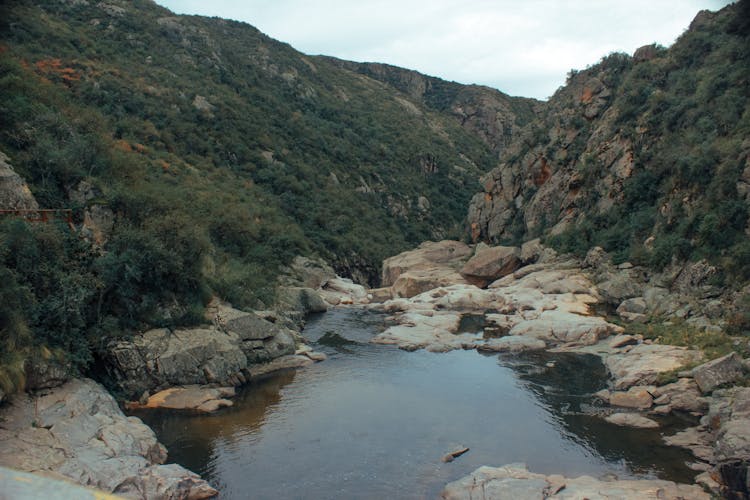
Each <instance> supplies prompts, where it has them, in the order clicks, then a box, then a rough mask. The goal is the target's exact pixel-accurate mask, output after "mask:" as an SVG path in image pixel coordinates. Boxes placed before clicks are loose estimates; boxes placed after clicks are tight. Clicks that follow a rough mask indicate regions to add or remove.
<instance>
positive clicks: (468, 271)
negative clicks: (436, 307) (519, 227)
mask: <svg viewBox="0 0 750 500" xmlns="http://www.w3.org/2000/svg"><path fill="white" fill-rule="evenodd" d="M520 255H521V251H520V249H518V248H516V247H503V246H497V247H484V248H482V249H477V252H476V253H475V254H474V256H473V257H471V258H470V259H469V260H468V261H467V262H466V264H464V266H463V267H462V268H461V271H460V274H461V276H463V277H464V278H466V280H467V281H469V283H472V284H474V285H476V286H478V287H480V288H484V287H486V286H487V285H489V284H490V283H492V282H493V281H495V280H497V279H499V278H502V277H503V276H506V275H508V274H510V273H512V272H513V271H515V270H516V269H518V268H519V267H520V266H521V259H520V258H519V257H520Z"/></svg>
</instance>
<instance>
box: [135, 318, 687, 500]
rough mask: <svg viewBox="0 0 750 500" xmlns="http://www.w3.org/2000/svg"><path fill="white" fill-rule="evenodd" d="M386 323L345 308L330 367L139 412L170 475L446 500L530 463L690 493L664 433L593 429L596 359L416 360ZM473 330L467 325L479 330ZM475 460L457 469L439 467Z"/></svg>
mask: <svg viewBox="0 0 750 500" xmlns="http://www.w3.org/2000/svg"><path fill="white" fill-rule="evenodd" d="M383 322H384V317H383V316H381V315H379V314H375V313H372V312H367V311H363V310H358V309H337V310H333V311H329V312H328V313H326V314H323V315H320V316H317V317H314V318H311V319H310V320H309V321H308V324H307V327H306V328H305V330H304V332H303V334H304V335H305V337H306V338H307V339H308V340H309V341H310V342H311V343H312V344H313V347H314V348H315V349H316V350H319V351H323V352H325V353H327V354H328V356H329V359H328V360H326V361H324V362H322V363H317V364H315V365H312V366H310V367H309V368H305V369H302V370H299V371H296V372H294V371H288V372H283V373H278V374H275V375H271V376H269V377H268V378H265V379H263V380H260V381H257V382H255V383H252V384H249V385H247V386H246V387H244V388H243V389H242V390H241V391H240V392H239V394H238V397H237V398H236V399H235V406H234V407H232V408H228V409H225V410H222V411H220V412H218V413H216V414H214V415H209V416H198V415H186V414H176V413H169V412H161V411H157V412H139V413H136V415H138V416H139V417H141V418H143V420H144V421H145V422H146V423H147V424H149V425H150V426H151V427H152V428H153V429H154V431H155V432H156V434H157V436H158V437H159V440H160V441H161V442H162V443H164V444H165V445H166V446H167V448H168V449H169V453H170V457H169V461H170V462H177V463H179V464H181V465H184V466H186V467H188V468H189V469H191V470H194V471H196V472H198V473H199V474H201V475H202V476H203V477H205V478H206V479H208V480H209V481H210V482H211V483H212V484H213V485H214V486H215V487H217V488H219V489H220V490H221V493H222V495H221V497H222V498H224V499H244V498H258V499H279V498H310V499H330V498H340V499H352V498H373V499H375V498H388V497H390V498H435V497H437V496H438V495H439V492H440V490H441V489H442V487H443V486H444V485H445V484H446V483H447V482H450V481H453V480H455V479H458V478H459V477H462V476H464V475H466V474H468V473H469V472H471V471H473V470H474V469H476V468H477V467H479V466H481V465H492V466H499V465H504V464H508V463H513V462H525V463H526V464H528V466H529V469H530V470H532V471H534V472H540V473H546V474H551V473H559V474H564V475H567V476H577V475H581V474H588V475H592V476H596V477H601V476H607V475H609V476H611V475H616V476H618V477H621V478H624V477H660V478H664V479H671V480H676V481H683V482H691V481H692V477H693V475H694V473H691V471H690V470H689V469H688V468H687V467H686V466H685V463H686V462H687V461H689V460H690V456H689V454H688V453H687V452H685V451H683V450H680V449H678V448H671V447H667V446H664V445H663V444H662V442H661V438H660V434H661V433H667V434H668V433H672V432H674V431H675V430H676V429H677V428H678V427H679V426H680V425H684V422H679V421H675V420H671V421H662V422H663V423H664V427H662V428H661V429H657V430H634V429H626V428H622V427H617V426H614V425H611V424H608V423H606V422H604V421H603V420H602V419H601V418H599V417H597V416H595V413H596V412H597V411H598V409H597V408H596V407H593V406H591V397H590V394H591V393H593V392H595V391H597V390H599V389H601V388H603V387H604V385H605V380H606V372H605V369H604V367H603V365H602V363H601V362H600V360H599V358H597V357H595V356H578V355H570V354H568V355H552V354H548V353H538V354H534V355H524V356H520V357H519V356H507V355H501V356H498V355H484V354H480V353H477V352H476V351H453V352H449V353H439V354H436V353H429V352H424V351H417V352H405V351H401V350H399V349H396V348H392V347H389V346H379V345H373V344H369V343H368V341H369V339H370V338H371V337H372V336H373V335H374V334H375V333H377V332H378V331H380V330H382V328H383ZM469 323H470V322H469ZM460 446H467V447H469V448H470V451H469V452H468V453H466V454H465V455H463V456H461V457H459V458H457V459H456V460H455V461H453V462H451V463H443V462H442V461H441V457H442V456H443V455H444V454H446V453H448V452H449V451H452V450H454V449H455V448H457V447H460Z"/></svg>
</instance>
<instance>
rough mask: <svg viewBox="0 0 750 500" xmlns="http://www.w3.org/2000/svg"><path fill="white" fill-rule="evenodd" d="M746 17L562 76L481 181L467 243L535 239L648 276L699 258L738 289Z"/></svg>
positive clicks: (747, 119) (742, 253) (719, 21)
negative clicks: (644, 268) (648, 271)
mask: <svg viewBox="0 0 750 500" xmlns="http://www.w3.org/2000/svg"><path fill="white" fill-rule="evenodd" d="M749 6H750V2H747V1H744V2H741V3H738V4H734V5H730V6H728V7H726V8H724V9H722V10H721V11H719V12H717V13H711V12H708V11H703V12H701V13H699V14H698V16H697V17H696V18H695V20H694V21H693V22H692V24H691V26H690V28H689V29H688V30H687V31H686V32H685V33H684V34H683V35H682V36H681V37H680V38H679V39H678V40H677V42H676V43H675V44H674V45H673V46H672V47H670V48H669V49H665V48H662V47H657V46H647V47H643V48H641V49H639V50H638V51H636V53H635V54H634V57H629V56H627V55H625V54H611V55H609V56H608V57H605V58H604V59H602V61H601V62H599V63H598V64H596V65H594V66H592V67H590V68H587V69H585V70H583V71H579V72H575V71H573V72H571V74H570V75H569V78H568V82H567V84H566V85H565V86H564V87H563V88H561V89H560V90H558V91H557V92H556V93H555V95H554V96H553V97H552V98H551V99H550V100H549V102H548V103H546V105H545V107H544V110H543V112H542V113H541V115H540V118H539V119H537V120H535V121H533V122H532V123H531V124H529V125H528V126H527V127H526V128H525V130H524V131H523V133H522V134H519V135H518V136H517V137H516V140H514V143H513V145H512V146H511V147H510V148H508V150H506V156H505V161H504V162H503V163H502V164H501V165H500V166H499V167H498V168H496V169H495V170H493V171H492V172H491V173H490V174H488V175H487V176H485V178H484V179H483V184H484V192H482V193H479V194H477V195H475V197H474V198H473V200H472V203H471V208H470V211H469V223H470V224H471V231H472V233H473V236H474V238H475V239H485V240H490V241H495V242H500V241H517V240H520V239H526V238H531V237H535V236H539V235H546V236H548V238H547V240H548V241H549V242H551V243H553V244H555V245H556V246H557V247H558V248H561V249H562V250H565V251H574V252H578V253H585V252H586V251H587V250H588V249H589V248H591V247H593V246H596V245H600V246H602V247H604V248H605V249H606V250H608V251H610V252H613V254H614V257H615V259H616V260H617V261H619V262H622V261H624V260H631V261H634V262H636V263H640V264H646V265H650V266H652V267H654V268H658V269H660V268H662V267H664V266H666V265H667V264H669V263H670V262H672V259H677V260H678V261H679V260H686V259H697V258H707V259H709V260H710V261H711V262H712V263H714V264H717V265H719V266H720V267H721V269H722V270H723V271H724V277H725V279H726V281H727V283H730V282H736V283H741V282H743V281H747V280H750V237H749V235H750V226H749V225H748V222H749V218H748V208H749V207H750V198H749V196H750V160H749V159H748V156H749V155H750V139H749V138H750V107H749V106H748V96H750V80H749V77H750V40H749V38H748V36H749V35H750V33H748V32H749V31H750V29H749V25H748V22H749V21H748V20H750V7H749Z"/></svg>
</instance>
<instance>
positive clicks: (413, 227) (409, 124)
mask: <svg viewBox="0 0 750 500" xmlns="http://www.w3.org/2000/svg"><path fill="white" fill-rule="evenodd" d="M0 34H1V35H0V36H1V38H0V94H2V96H3V99H2V100H0V151H2V152H3V153H4V154H5V155H7V156H8V157H9V162H8V164H9V165H12V169H13V170H15V172H16V173H17V174H19V175H20V177H21V178H22V179H23V180H25V181H26V182H27V183H28V189H29V190H30V193H31V194H32V195H33V199H32V202H33V203H37V204H38V206H39V207H40V208H43V209H70V210H72V217H73V223H74V224H75V226H76V228H77V232H76V233H72V232H71V231H70V230H69V228H68V227H67V225H66V224H64V223H63V224H27V223H23V222H22V221H19V220H17V219H14V218H12V217H11V218H8V217H5V218H4V219H3V220H0V240H1V241H2V242H3V245H2V252H1V253H0V262H1V263H2V266H0V272H1V273H2V276H3V283H2V289H0V295H2V297H4V298H6V299H7V301H6V304H7V305H8V307H7V309H5V310H4V311H3V330H4V331H5V332H6V335H5V336H4V340H3V342H4V348H3V354H2V355H3V356H4V357H5V358H7V359H5V360H0V364H2V363H6V364H8V363H10V364H12V363H16V364H17V363H18V360H19V359H23V358H24V356H26V354H24V353H27V347H28V346H31V345H37V346H48V347H50V348H52V349H53V351H55V352H61V353H68V354H70V353H73V358H74V359H75V360H76V361H77V362H78V363H79V364H80V365H82V366H85V365H86V364H87V363H88V362H89V360H90V349H91V347H92V346H97V345H101V344H103V343H105V342H106V340H107V339H108V338H110V337H112V336H118V335H122V334H125V333H127V332H129V331H132V330H133V329H139V328H143V327H145V326H147V325H179V324H191V323H195V322H196V321H200V320H201V318H202V310H203V307H204V304H205V303H206V301H207V300H208V299H209V298H210V297H211V296H212V295H218V296H219V297H221V298H222V299H224V300H228V301H230V302H231V303H233V304H234V305H236V306H237V307H253V308H263V307H268V306H270V305H271V304H273V302H274V300H275V297H274V293H275V291H274V289H275V280H276V277H277V275H278V272H279V269H281V268H282V267H283V266H284V265H286V264H287V263H289V262H290V260H291V259H292V258H293V257H294V256H296V255H311V256H312V255H317V256H320V257H322V258H324V259H326V260H327V261H329V262H331V263H332V264H333V265H334V267H335V268H336V270H337V271H338V272H339V273H340V274H342V275H345V276H351V277H353V278H354V279H355V280H357V281H360V282H363V283H367V282H369V283H370V284H376V282H377V280H378V277H379V268H380V262H381V261H382V260H383V259H384V258H385V257H387V256H389V255H392V254H394V253H397V252H398V251H401V250H403V249H405V248H408V247H412V246H414V245H416V244H418V243H420V242H421V241H423V240H426V239H432V238H443V237H450V236H454V237H456V236H458V235H459V234H460V232H461V228H462V221H463V219H464V217H465V210H466V208H465V207H466V205H467V203H468V201H469V199H470V197H471V195H472V193H473V192H475V191H476V190H477V189H478V188H479V185H478V184H477V179H478V178H479V176H480V175H481V174H482V173H484V172H487V171H489V170H490V169H491V168H492V167H494V166H495V164H496V160H497V157H498V155H500V154H501V153H502V151H503V148H504V146H505V144H507V142H508V140H509V138H510V137H511V136H512V134H513V133H515V131H516V130H518V129H520V127H521V126H522V125H524V124H525V123H526V122H527V121H528V120H529V119H530V117H531V116H532V114H533V110H532V108H533V105H534V102H535V101H533V100H529V99H516V98H510V97H507V96H505V95H504V94H501V93H500V92H498V91H494V90H491V89H481V90H480V91H477V90H476V89H472V88H465V87H463V86H461V85H458V84H453V83H448V82H442V81H440V80H438V79H434V78H430V79H429V81H430V85H431V86H432V87H441V86H442V87H444V88H446V89H450V96H451V97H450V99H451V103H453V102H454V101H455V102H459V101H460V103H461V106H464V107H467V106H474V107H481V103H482V102H484V100H487V99H490V100H494V101H497V102H500V103H502V105H501V106H496V107H494V108H492V109H490V110H487V111H483V113H484V114H483V115H482V116H483V118H482V119H483V120H484V122H483V123H486V124H489V125H488V126H495V125H494V124H504V123H507V124H512V125H511V126H509V127H507V129H504V130H503V132H502V140H499V141H498V140H496V139H495V138H494V137H491V136H490V135H487V134H485V135H482V134H477V133H476V130H475V129H476V126H474V125H473V124H474V123H475V121H471V124H470V125H467V124H466V120H462V118H461V117H460V116H458V115H457V114H456V113H457V112H456V106H452V107H451V106H450V105H449V104H450V103H447V104H442V105H436V104H435V103H434V102H433V100H430V99H426V98H423V97H420V96H415V95H413V94H412V93H409V92H406V91H404V90H406V89H398V88H395V87H394V86H392V85H390V84H388V83H386V82H383V81H381V80H379V79H376V78H372V77H370V76H367V75H365V74H362V73H361V72H359V71H357V70H356V68H355V67H347V64H345V63H342V62H340V61H334V60H332V59H330V58H326V57H312V56H306V55H303V54H301V53H299V52H297V51H295V50H294V49H293V48H292V47H290V46H288V45H286V44H284V43H281V42H278V41H276V40H273V39H271V38H269V37H267V36H265V35H264V34H262V33H260V32H259V31H258V30H256V29H255V28H253V27H252V26H249V25H247V24H244V23H239V22H234V21H227V20H223V19H217V18H204V17H197V16H176V15H174V14H173V13H171V12H170V11H168V10H166V9H164V8H162V7H160V6H158V5H156V4H155V3H153V2H151V1H148V0H137V1H133V2H130V1H118V0H115V1H109V2H88V1H78V0H70V1H57V0H48V1H43V2H31V1H10V2H3V4H2V5H1V6H0ZM403 71H406V70H403ZM411 74H413V75H415V77H417V78H423V77H421V76H420V75H418V74H416V73H411ZM424 78H426V77H424ZM474 99H476V101H474ZM446 106H447V107H446ZM462 122H463V123H462ZM462 125H463V126H462ZM477 126H479V125H477ZM482 126H484V125H482ZM13 170H10V172H12V171H13ZM14 182H16V184H14V185H21V184H18V182H20V181H14ZM34 199H35V200H34ZM34 206H35V207H36V205H34ZM2 208H14V207H11V206H8V207H2ZM78 232H80V234H83V235H85V236H87V240H86V241H81V240H80V238H79V237H78V236H77V234H78ZM91 243H93V247H92V246H91ZM44 348H45V349H46V347H44ZM13 360H15V361H13ZM5 385H6V386H7V385H11V384H7V383H6V384H5Z"/></svg>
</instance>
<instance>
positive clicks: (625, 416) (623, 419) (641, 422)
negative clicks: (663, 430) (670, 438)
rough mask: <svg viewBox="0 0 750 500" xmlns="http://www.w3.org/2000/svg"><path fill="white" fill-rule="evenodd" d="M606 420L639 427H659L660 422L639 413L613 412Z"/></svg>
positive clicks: (611, 422)
mask: <svg viewBox="0 0 750 500" xmlns="http://www.w3.org/2000/svg"><path fill="white" fill-rule="evenodd" d="M604 420H606V421H607V422H609V423H610V424H615V425H620V426H624V427H637V428H639V429H655V428H657V427H659V424H658V423H657V422H656V421H655V420H651V419H650V418H646V417H644V416H642V415H638V414H637V413H613V414H612V415H609V416H608V417H606V418H605V419H604Z"/></svg>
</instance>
